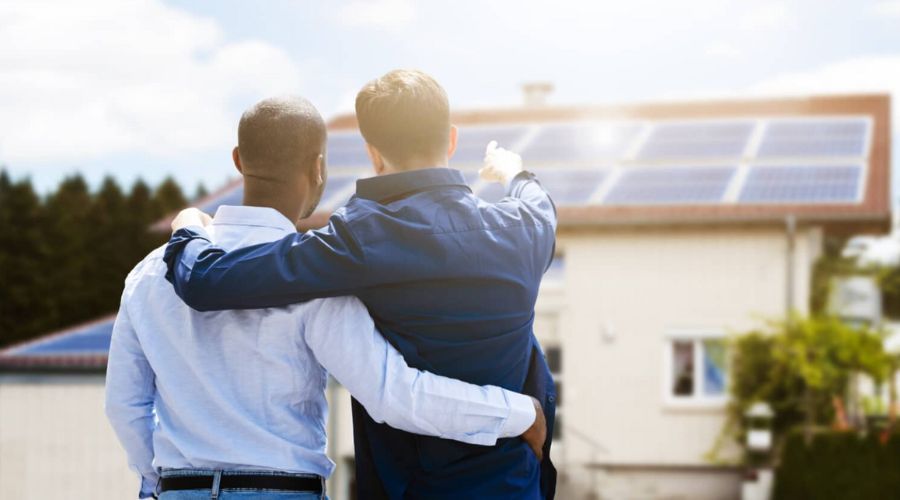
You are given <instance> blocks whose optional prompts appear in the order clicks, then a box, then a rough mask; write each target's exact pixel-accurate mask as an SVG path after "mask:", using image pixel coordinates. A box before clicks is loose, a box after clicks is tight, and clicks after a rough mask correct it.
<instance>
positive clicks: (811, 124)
mask: <svg viewBox="0 0 900 500" xmlns="http://www.w3.org/2000/svg"><path fill="white" fill-rule="evenodd" d="M868 128H869V124H868V121H867V120H865V119H862V118H840V119H804V120H800V119H797V120H773V121H770V122H769V123H768V124H767V126H766V130H765V133H764V134H763V139H762V141H761V142H760V145H759V151H758V152H757V157H759V158H771V157H799V156H803V157H810V156H854V157H858V156H864V155H865V150H866V136H867V132H868Z"/></svg>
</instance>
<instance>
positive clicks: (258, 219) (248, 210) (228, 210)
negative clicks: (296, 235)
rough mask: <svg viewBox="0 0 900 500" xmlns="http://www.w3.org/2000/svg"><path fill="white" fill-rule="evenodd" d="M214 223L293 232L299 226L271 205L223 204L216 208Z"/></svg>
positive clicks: (215, 224) (216, 224)
mask: <svg viewBox="0 0 900 500" xmlns="http://www.w3.org/2000/svg"><path fill="white" fill-rule="evenodd" d="M212 223H213V225H214V226H221V225H229V226H256V227H269V228H272V229H278V230H279V231H285V232H291V233H292V232H295V231H297V227H296V226H294V224H293V223H291V221H290V220H289V219H288V218H287V217H285V216H284V215H283V214H282V213H281V212H279V211H278V210H275V209H274V208H270V207H249V206H245V205H222V206H220V207H219V208H218V210H216V216H215V218H213V222H212Z"/></svg>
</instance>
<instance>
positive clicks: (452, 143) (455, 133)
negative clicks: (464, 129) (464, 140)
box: [447, 125, 459, 160]
mask: <svg viewBox="0 0 900 500" xmlns="http://www.w3.org/2000/svg"><path fill="white" fill-rule="evenodd" d="M458 140H459V129H458V128H456V125H450V140H449V141H447V142H448V144H449V146H447V159H448V160H449V159H450V158H453V154H454V153H456V144H457V141H458Z"/></svg>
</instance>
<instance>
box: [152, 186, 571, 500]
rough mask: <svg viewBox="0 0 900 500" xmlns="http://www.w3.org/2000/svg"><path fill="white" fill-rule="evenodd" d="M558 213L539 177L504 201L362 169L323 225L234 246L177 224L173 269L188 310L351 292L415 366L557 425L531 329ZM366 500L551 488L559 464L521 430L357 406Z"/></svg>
mask: <svg viewBox="0 0 900 500" xmlns="http://www.w3.org/2000/svg"><path fill="white" fill-rule="evenodd" d="M555 232H556V211H555V208H554V206H553V203H552V201H551V200H550V197H549V196H548V195H547V193H546V191H545V190H544V189H543V188H542V187H541V185H540V183H538V182H537V181H536V179H535V178H534V176H533V175H532V174H530V173H527V172H523V173H521V174H519V175H518V176H516V178H515V179H513V181H512V183H511V184H510V187H509V193H508V196H507V197H506V198H504V199H503V200H501V201H499V202H497V203H494V204H491V203H487V202H484V201H482V200H481V199H479V198H477V197H476V196H474V195H473V194H472V191H471V189H470V188H469V187H468V186H467V185H466V183H465V180H464V178H463V175H462V174H461V173H460V172H459V171H456V170H451V169H448V168H428V169H422V170H414V171H409V172H403V173H398V174H392V175H385V176H379V177H373V178H370V179H362V180H359V181H358V182H357V192H356V195H355V196H354V197H353V198H351V200H350V201H349V202H348V203H347V205H346V206H345V207H342V208H340V209H338V210H337V211H336V212H335V213H334V214H333V215H332V216H331V218H330V219H329V222H328V225H327V226H326V227H324V228H322V229H319V230H316V231H309V232H306V233H298V234H292V235H290V236H287V237H285V238H283V239H282V240H280V241H277V242H274V243H268V244H262V245H255V246H250V247H246V248H242V249H237V250H232V251H228V252H226V251H225V250H223V249H222V248H219V247H217V246H215V245H213V244H212V243H211V242H210V241H209V240H208V239H207V238H206V237H205V235H204V234H203V232H202V230H198V229H193V228H188V229H181V230H179V231H177V232H176V233H175V234H174V235H173V236H172V239H171V240H170V241H169V244H168V246H167V248H166V252H165V261H166V263H167V265H168V273H167V278H168V279H169V281H170V282H172V283H173V284H174V286H175V290H176V292H177V293H178V295H179V296H180V297H181V298H182V299H183V300H184V301H185V302H186V303H187V304H188V305H190V306H191V307H193V308H195V309H198V310H201V311H206V310H222V309H248V308H259V307H273V306H282V305H287V304H291V303H296V302H302V301H306V300H310V299H314V298H322V297H331V296H339V295H355V296H357V297H359V298H360V299H361V300H362V301H363V303H365V305H366V306H367V307H368V309H369V313H370V314H371V315H372V317H373V319H374V320H375V323H376V325H377V326H378V328H379V330H380V331H381V333H382V334H383V335H384V337H385V338H386V339H387V340H388V341H389V342H390V343H391V344H393V345H394V346H395V347H396V348H397V349H398V350H399V351H400V352H401V353H402V354H403V355H404V357H405V358H406V360H407V362H408V363H409V364H410V365H411V366H413V367H416V368H419V369H423V370H429V371H432V372H434V373H437V374H440V375H444V376H448V377H453V378H458V379H460V380H464V381H467V382H470V383H474V384H480V385H496V386H500V387H503V388H506V389H511V390H514V391H519V392H524V393H526V394H530V395H532V396H534V397H536V398H538V400H539V401H541V403H542V404H543V405H544V411H545V414H546V416H547V420H548V432H551V433H552V425H553V421H554V418H553V417H554V415H555V390H554V387H553V382H552V378H551V376H550V373H549V370H548V369H547V365H546V362H545V360H544V357H543V353H542V352H541V350H540V346H539V345H538V343H537V340H536V339H535V336H534V333H533V329H532V327H533V323H534V305H535V301H536V299H537V294H538V288H539V286H540V281H541V277H542V276H543V274H544V271H545V270H546V269H547V267H548V266H549V264H550V262H551V260H552V258H553V252H554V247H555ZM353 415H354V420H353V422H354V445H355V451H356V462H357V484H358V492H359V495H360V497H361V498H364V499H368V498H392V499H400V498H429V499H432V498H435V499H440V498H448V499H449V498H454V499H456V498H535V499H537V498H552V497H553V494H554V490H555V482H556V474H555V470H554V469H553V466H552V464H551V463H550V461H549V448H550V439H548V441H547V443H546V445H545V454H544V456H545V459H544V462H543V463H538V461H537V459H536V457H535V456H534V454H533V453H532V452H531V450H530V449H529V448H528V446H527V445H526V444H525V443H524V442H523V441H522V440H521V439H519V438H511V439H504V440H500V441H498V443H497V445H495V446H492V447H482V446H476V445H468V444H463V443H457V442H453V441H448V440H443V439H439V438H433V437H427V436H419V435H414V434H409V433H406V432H403V431H399V430H397V429H393V428H391V427H389V426H387V425H384V424H378V423H376V422H375V421H374V420H372V419H371V418H370V417H369V416H368V414H367V413H366V412H365V410H364V409H363V408H362V407H361V406H360V405H359V404H357V403H356V402H355V401H354V403H353Z"/></svg>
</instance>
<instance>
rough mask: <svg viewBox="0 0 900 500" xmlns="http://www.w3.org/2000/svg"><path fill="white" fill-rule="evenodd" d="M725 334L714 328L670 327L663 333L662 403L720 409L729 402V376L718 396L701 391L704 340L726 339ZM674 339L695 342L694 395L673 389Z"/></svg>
mask: <svg viewBox="0 0 900 500" xmlns="http://www.w3.org/2000/svg"><path fill="white" fill-rule="evenodd" d="M726 337H727V336H726V333H725V331H724V330H722V329H717V328H686V329H672V330H669V331H667V332H666V335H665V344H664V348H663V376H662V398H663V403H664V404H665V406H667V407H671V408H698V409H703V408H709V409H721V408H724V407H725V406H726V405H727V404H728V389H729V387H728V385H729V384H730V382H731V380H730V377H726V379H725V383H726V385H725V391H724V392H723V393H722V394H721V395H717V396H708V395H704V393H703V384H704V383H705V378H704V374H703V354H704V352H703V349H704V347H703V341H704V340H710V339H712V340H723V341H724V340H726ZM675 342H693V343H694V394H692V395H690V396H677V395H675V394H674V392H673V391H672V387H673V386H674V380H673V378H672V375H673V367H674V366H675V359H674V352H675Z"/></svg>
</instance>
